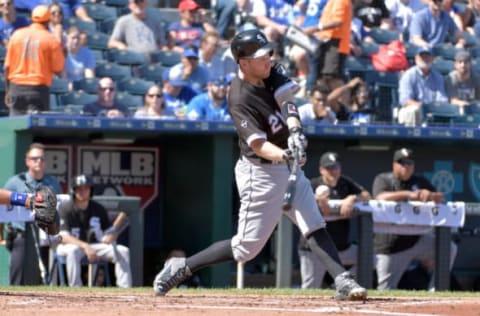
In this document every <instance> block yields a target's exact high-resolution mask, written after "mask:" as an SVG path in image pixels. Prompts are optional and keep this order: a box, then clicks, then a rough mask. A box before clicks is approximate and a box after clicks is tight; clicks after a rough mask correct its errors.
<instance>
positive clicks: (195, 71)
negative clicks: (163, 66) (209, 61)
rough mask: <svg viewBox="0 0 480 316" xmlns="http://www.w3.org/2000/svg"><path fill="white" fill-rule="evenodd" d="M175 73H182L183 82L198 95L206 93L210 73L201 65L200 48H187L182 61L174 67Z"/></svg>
mask: <svg viewBox="0 0 480 316" xmlns="http://www.w3.org/2000/svg"><path fill="white" fill-rule="evenodd" d="M172 68H174V69H175V70H174V72H180V73H181V74H182V78H183V80H185V81H187V84H188V85H189V86H190V87H191V88H192V89H193V90H195V92H197V93H202V92H205V90H206V88H207V83H208V82H209V80H210V71H209V70H208V69H207V68H206V67H205V66H203V65H200V62H199V55H198V48H197V47H196V46H193V45H191V46H188V47H186V48H185V50H184V52H183V55H182V61H181V62H180V63H178V64H176V65H174V66H173V67H172Z"/></svg>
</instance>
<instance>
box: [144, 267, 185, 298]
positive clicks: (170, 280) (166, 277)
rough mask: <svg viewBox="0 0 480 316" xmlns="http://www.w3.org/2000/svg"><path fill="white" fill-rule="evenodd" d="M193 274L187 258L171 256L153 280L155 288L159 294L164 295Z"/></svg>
mask: <svg viewBox="0 0 480 316" xmlns="http://www.w3.org/2000/svg"><path fill="white" fill-rule="evenodd" d="M191 275H192V272H191V271H190V268H189V267H188V266H187V264H186V262H185V258H170V259H168V260H167V261H166V262H165V265H164V266H163V269H162V271H160V272H159V273H158V274H157V276H156V277H155V280H154V281H153V290H154V291H155V293H156V294H157V295H159V296H164V295H165V294H167V292H168V291H170V290H171V289H172V288H174V287H176V286H177V285H179V284H180V283H182V282H183V281H185V280H186V279H187V278H189V277H190V276H191Z"/></svg>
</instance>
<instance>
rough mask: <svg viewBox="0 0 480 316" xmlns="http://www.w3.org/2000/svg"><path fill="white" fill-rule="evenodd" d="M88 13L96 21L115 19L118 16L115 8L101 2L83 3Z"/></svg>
mask: <svg viewBox="0 0 480 316" xmlns="http://www.w3.org/2000/svg"><path fill="white" fill-rule="evenodd" d="M83 5H84V7H85V10H87V13H88V15H89V16H90V17H91V18H92V19H93V20H95V21H96V22H101V21H105V20H115V19H116V18H117V17H118V14H117V10H116V9H115V8H113V7H110V6H107V5H104V4H101V3H91V2H89V3H84V4H83Z"/></svg>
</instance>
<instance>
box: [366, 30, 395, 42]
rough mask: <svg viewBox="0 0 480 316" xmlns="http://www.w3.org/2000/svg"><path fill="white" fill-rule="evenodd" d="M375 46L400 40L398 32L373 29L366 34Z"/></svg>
mask: <svg viewBox="0 0 480 316" xmlns="http://www.w3.org/2000/svg"><path fill="white" fill-rule="evenodd" d="M368 35H369V36H371V37H372V38H373V40H374V41H375V43H377V44H388V43H390V42H391V41H394V40H398V39H400V32H399V31H395V30H387V29H381V28H379V27H374V28H372V29H371V30H370V33H369V34H368Z"/></svg>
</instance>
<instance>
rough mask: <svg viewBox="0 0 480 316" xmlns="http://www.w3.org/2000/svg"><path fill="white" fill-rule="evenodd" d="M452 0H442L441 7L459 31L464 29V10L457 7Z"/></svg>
mask: <svg viewBox="0 0 480 316" xmlns="http://www.w3.org/2000/svg"><path fill="white" fill-rule="evenodd" d="M454 2H455V1H454V0H443V2H442V9H443V11H445V12H447V13H448V14H449V15H450V17H451V18H452V19H453V22H455V25H457V27H458V29H459V30H460V31H462V32H463V31H465V23H464V14H465V10H462V9H461V8H460V7H458V6H457V5H456V4H455V3H454Z"/></svg>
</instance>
